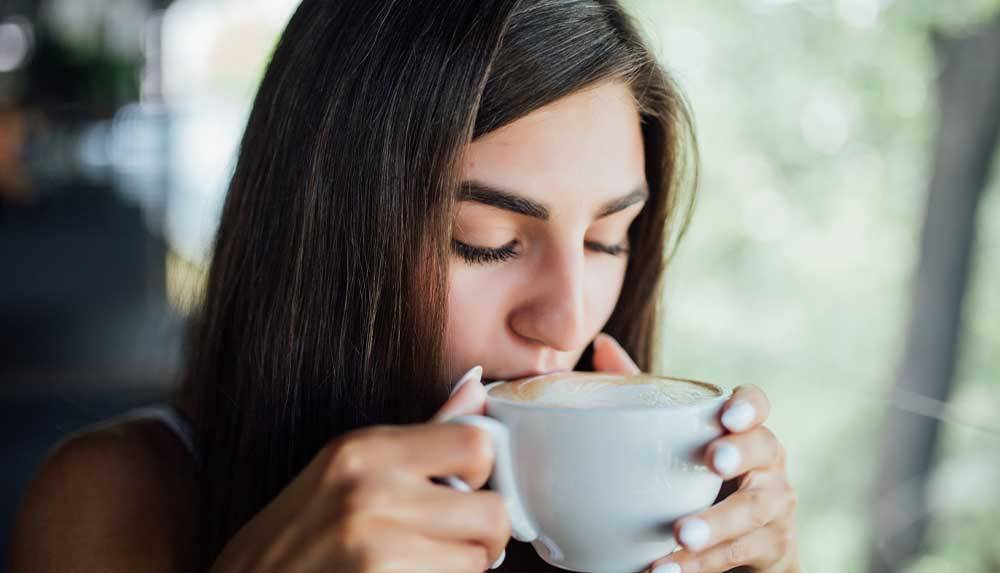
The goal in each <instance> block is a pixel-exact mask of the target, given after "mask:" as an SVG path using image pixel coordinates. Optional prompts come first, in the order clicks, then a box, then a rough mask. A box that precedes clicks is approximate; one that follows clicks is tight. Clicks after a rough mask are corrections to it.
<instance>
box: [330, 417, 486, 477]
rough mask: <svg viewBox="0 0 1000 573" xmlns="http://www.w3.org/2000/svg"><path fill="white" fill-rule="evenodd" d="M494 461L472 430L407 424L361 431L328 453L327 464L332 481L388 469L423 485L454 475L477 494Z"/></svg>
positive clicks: (458, 426)
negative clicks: (336, 478) (435, 479)
mask: <svg viewBox="0 0 1000 573" xmlns="http://www.w3.org/2000/svg"><path fill="white" fill-rule="evenodd" d="M495 456H496V454H495V452H494V450H493V441H492V438H491V437H490V435H489V434H488V433H487V432H486V431H485V430H482V429H480V428H477V427H475V426H471V425H468V424H410V425H402V426H374V427H371V428H367V429H365V430H362V433H361V435H360V436H358V437H356V438H354V439H351V440H349V441H346V442H344V443H342V444H340V445H339V446H338V447H337V448H336V449H335V450H334V452H333V454H332V459H331V461H330V463H331V464H332V468H331V469H332V471H333V473H334V475H337V474H338V472H340V474H341V475H343V477H348V478H350V477H357V475H358V474H366V473H373V474H374V473H383V472H384V471H386V469H388V470H389V471H392V472H402V473H406V474H412V475H415V476H418V477H420V478H423V479H425V480H428V478H432V477H443V476H449V475H457V476H458V477H459V478H461V479H462V481H464V482H465V483H467V484H468V485H469V486H470V487H471V488H472V489H479V488H481V487H482V486H483V484H485V483H486V480H487V479H488V478H489V475H490V472H491V471H492V469H493V462H494V459H495ZM344 474H346V475H344ZM428 481H429V480H428Z"/></svg>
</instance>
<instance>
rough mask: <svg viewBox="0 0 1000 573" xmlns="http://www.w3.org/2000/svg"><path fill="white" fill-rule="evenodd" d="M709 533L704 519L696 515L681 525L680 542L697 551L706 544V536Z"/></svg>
mask: <svg viewBox="0 0 1000 573" xmlns="http://www.w3.org/2000/svg"><path fill="white" fill-rule="evenodd" d="M711 534H712V531H711V529H710V528H709V527H708V524H707V523H705V520H703V519H698V518H697V517H695V518H692V519H689V520H687V521H685V522H684V524H683V525H681V532H680V538H681V543H683V544H684V547H687V548H688V549H690V550H692V551H697V550H699V549H701V548H702V547H704V546H706V545H708V538H709V536H710V535H711Z"/></svg>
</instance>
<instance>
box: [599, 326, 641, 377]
mask: <svg viewBox="0 0 1000 573" xmlns="http://www.w3.org/2000/svg"><path fill="white" fill-rule="evenodd" d="M593 362H594V371H596V372H616V373H621V374H638V373H639V372H641V370H639V367H638V366H636V364H635V362H634V361H633V360H632V358H631V357H629V355H628V352H626V351H625V349H624V348H622V346H621V344H618V341H617V340H615V339H614V338H612V337H611V335H610V334H607V333H604V332H602V333H600V334H598V335H597V337H596V338H594V357H593Z"/></svg>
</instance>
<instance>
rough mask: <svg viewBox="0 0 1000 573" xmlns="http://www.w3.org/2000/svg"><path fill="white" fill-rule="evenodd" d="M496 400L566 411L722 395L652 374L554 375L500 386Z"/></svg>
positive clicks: (697, 384) (671, 403)
mask: <svg viewBox="0 0 1000 573" xmlns="http://www.w3.org/2000/svg"><path fill="white" fill-rule="evenodd" d="M489 395H490V396H492V397H494V398H500V399H503V400H510V401H512V402H528V403H532V404H538V405H545V406H554V407H563V408H613V407H634V406H656V407H662V406H682V405H687V404H696V403H699V402H704V401H706V400H711V399H713V398H717V397H719V396H721V395H722V389H721V388H719V387H718V386H714V385H712V384H706V383H704V382H697V381H694V380H683V379H678V378H666V377H663V376H654V375H651V374H636V375H628V374H614V373H605V372H553V373H551V374H542V375H540V376H534V377H531V378H524V379H521V380H514V381H511V382H506V383H503V384H499V385H496V386H494V387H492V388H490V390H489Z"/></svg>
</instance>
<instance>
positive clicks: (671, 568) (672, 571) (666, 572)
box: [652, 563, 681, 573]
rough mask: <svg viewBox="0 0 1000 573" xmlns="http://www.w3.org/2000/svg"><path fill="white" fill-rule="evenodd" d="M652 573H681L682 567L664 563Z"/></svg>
mask: <svg viewBox="0 0 1000 573" xmlns="http://www.w3.org/2000/svg"><path fill="white" fill-rule="evenodd" d="M652 573H681V566H680V565H678V564H676V563H663V564H661V565H657V566H656V569H653V572H652Z"/></svg>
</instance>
